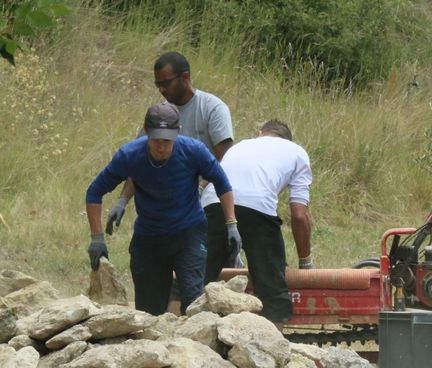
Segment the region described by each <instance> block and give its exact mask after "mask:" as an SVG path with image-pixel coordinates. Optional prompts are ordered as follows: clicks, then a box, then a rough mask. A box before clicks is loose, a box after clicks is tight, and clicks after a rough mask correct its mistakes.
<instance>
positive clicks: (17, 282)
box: [0, 270, 39, 297]
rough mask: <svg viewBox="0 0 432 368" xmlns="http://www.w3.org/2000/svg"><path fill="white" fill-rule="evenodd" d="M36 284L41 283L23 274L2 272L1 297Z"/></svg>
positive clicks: (0, 273)
mask: <svg viewBox="0 0 432 368" xmlns="http://www.w3.org/2000/svg"><path fill="white" fill-rule="evenodd" d="M35 282H39V280H36V279H34V278H33V277H30V276H28V275H26V274H24V273H22V272H19V271H13V270H3V271H1V272H0V297H3V296H6V295H8V294H10V293H13V292H14V291H16V290H20V289H22V288H23V287H26V286H27V285H31V284H33V283H35Z"/></svg>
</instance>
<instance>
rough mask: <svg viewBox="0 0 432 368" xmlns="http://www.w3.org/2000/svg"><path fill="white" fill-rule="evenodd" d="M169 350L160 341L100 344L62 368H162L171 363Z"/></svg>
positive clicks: (61, 367)
mask: <svg viewBox="0 0 432 368" xmlns="http://www.w3.org/2000/svg"><path fill="white" fill-rule="evenodd" d="M171 362H172V361H171V359H170V356H169V352H168V350H167V349H166V348H165V346H164V345H163V344H162V343H160V342H158V341H151V340H136V341H132V340H129V341H127V342H126V343H124V344H117V345H104V346H98V347H95V348H93V349H91V350H87V351H86V352H85V353H84V354H83V355H81V356H80V357H78V358H76V359H74V360H73V361H72V362H70V363H68V364H64V365H62V366H60V368H160V367H168V366H170V364H171Z"/></svg>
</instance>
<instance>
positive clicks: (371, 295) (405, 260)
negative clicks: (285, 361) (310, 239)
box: [221, 215, 432, 344]
mask: <svg viewBox="0 0 432 368" xmlns="http://www.w3.org/2000/svg"><path fill="white" fill-rule="evenodd" d="M431 234H432V215H430V216H429V217H428V219H427V221H426V223H425V225H423V226H422V227H420V228H419V229H415V228H396V229H390V230H387V231H386V232H385V233H384V234H383V236H382V240H381V257H380V259H378V258H372V259H367V260H364V261H361V262H359V263H358V264H356V265H355V266H354V267H353V268H352V269H312V270H299V269H287V271H286V282H287V285H288V287H289V290H290V294H291V298H292V301H293V303H294V316H293V318H292V319H291V320H290V321H289V323H288V324H287V325H285V327H290V326H292V325H296V326H303V327H308V326H309V327H312V325H314V327H315V328H318V329H320V330H321V332H319V333H316V331H314V332H307V333H298V332H296V333H290V334H289V335H288V337H289V339H290V341H293V342H296V341H298V342H303V343H310V342H316V343H318V344H323V343H328V342H330V343H332V344H336V343H339V342H347V343H350V342H353V341H361V342H364V341H366V340H377V339H378V332H377V323H378V319H379V312H380V311H386V310H392V309H393V308H395V307H396V309H403V308H404V306H405V305H407V306H410V307H415V308H423V309H428V308H431V307H432V242H431ZM390 240H391V247H390V250H389V249H388V245H389V244H388V243H389V241H390ZM388 250H389V251H388ZM241 274H243V275H247V274H248V272H247V269H224V270H223V271H222V273H221V279H224V280H228V279H230V278H232V277H234V276H236V275H241ZM248 288H249V291H250V292H253V290H252V289H253V286H252V285H249V287H248ZM395 290H396V293H395V297H393V292H394V291H395ZM334 324H337V325H340V326H343V327H344V329H342V330H341V329H340V328H338V329H335V330H329V329H328V328H323V326H324V325H334ZM316 325H318V327H317V326H316ZM320 325H321V327H320ZM308 329H309V328H308ZM296 331H298V329H297V330H296Z"/></svg>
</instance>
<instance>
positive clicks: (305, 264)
mask: <svg viewBox="0 0 432 368" xmlns="http://www.w3.org/2000/svg"><path fill="white" fill-rule="evenodd" d="M299 268H300V269H302V270H309V269H311V268H314V266H313V262H312V255H310V254H309V255H308V256H307V257H305V258H299Z"/></svg>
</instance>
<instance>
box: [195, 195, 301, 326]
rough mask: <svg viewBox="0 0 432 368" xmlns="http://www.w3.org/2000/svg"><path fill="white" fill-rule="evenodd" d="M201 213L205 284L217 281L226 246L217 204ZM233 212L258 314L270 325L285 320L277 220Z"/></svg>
mask: <svg viewBox="0 0 432 368" xmlns="http://www.w3.org/2000/svg"><path fill="white" fill-rule="evenodd" d="M204 211H205V213H206V216H207V222H208V257H207V269H206V278H205V283H206V284H207V283H209V282H211V281H215V280H217V278H218V276H219V273H220V271H221V270H222V268H223V266H224V265H225V263H226V260H227V257H228V252H227V248H228V247H227V231H226V227H225V226H224V223H225V218H224V215H223V211H222V207H221V205H220V204H219V203H215V204H211V205H208V206H206V207H205V208H204ZM235 213H236V218H237V221H238V229H239V232H240V235H241V237H242V243H243V249H244V251H245V253H246V258H247V261H248V269H249V274H250V275H251V278H252V283H253V287H254V293H255V295H256V296H257V297H258V298H259V299H260V300H261V301H262V303H263V310H262V312H261V314H262V315H263V316H264V317H266V318H268V319H270V320H271V321H274V322H277V321H282V320H286V319H289V318H290V317H291V316H292V309H293V307H292V303H291V300H290V297H289V294H288V287H287V285H286V282H285V267H286V258H285V257H286V255H285V244H284V240H283V237H282V232H281V229H280V226H281V224H282V221H281V219H280V218H279V217H277V216H269V215H266V214H264V213H262V212H259V211H256V210H253V209H250V208H247V207H243V206H237V205H236V206H235Z"/></svg>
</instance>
